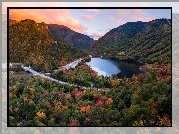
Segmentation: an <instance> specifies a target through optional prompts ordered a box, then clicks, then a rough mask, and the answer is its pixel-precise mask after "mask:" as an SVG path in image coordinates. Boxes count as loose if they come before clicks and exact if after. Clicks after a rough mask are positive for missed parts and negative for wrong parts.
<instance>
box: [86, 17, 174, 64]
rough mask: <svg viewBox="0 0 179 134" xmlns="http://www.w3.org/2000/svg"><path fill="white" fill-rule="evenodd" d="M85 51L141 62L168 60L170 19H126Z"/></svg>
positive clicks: (169, 55) (162, 61) (169, 56)
mask: <svg viewBox="0 0 179 134" xmlns="http://www.w3.org/2000/svg"><path fill="white" fill-rule="evenodd" d="M86 52H88V53H89V54H91V55H92V56H97V57H99V56H103V57H106V58H112V59H117V60H124V61H131V62H135V63H141V64H144V63H154V62H156V61H157V62H161V63H168V62H171V20H167V19H157V20H153V21H150V22H128V23H126V24H124V25H122V26H119V27H117V28H114V29H112V30H111V31H109V32H108V33H106V34H105V35H104V36H103V37H101V38H100V39H99V40H98V41H96V42H94V43H93V44H92V45H90V46H89V47H88V48H87V49H86Z"/></svg>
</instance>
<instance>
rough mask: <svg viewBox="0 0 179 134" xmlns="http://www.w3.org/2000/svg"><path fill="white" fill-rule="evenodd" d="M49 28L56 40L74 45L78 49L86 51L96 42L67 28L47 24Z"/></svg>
mask: <svg viewBox="0 0 179 134" xmlns="http://www.w3.org/2000/svg"><path fill="white" fill-rule="evenodd" d="M47 26H48V31H49V33H50V34H51V35H53V36H54V37H55V38H57V39H60V40H62V41H64V42H66V43H68V44H70V45H74V46H75V47H77V48H78V49H85V48H87V47H88V46H89V45H91V44H92V43H93V42H94V39H92V38H90V37H89V36H87V35H84V34H80V33H77V32H75V31H73V30H71V29H70V28H68V27H66V26H63V25H58V24H47Z"/></svg>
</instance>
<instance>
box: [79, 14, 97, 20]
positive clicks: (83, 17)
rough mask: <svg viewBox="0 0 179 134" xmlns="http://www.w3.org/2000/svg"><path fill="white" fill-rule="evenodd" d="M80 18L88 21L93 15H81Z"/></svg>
mask: <svg viewBox="0 0 179 134" xmlns="http://www.w3.org/2000/svg"><path fill="white" fill-rule="evenodd" d="M80 18H82V19H84V20H87V21H90V20H94V17H93V16H91V15H81V16H80Z"/></svg>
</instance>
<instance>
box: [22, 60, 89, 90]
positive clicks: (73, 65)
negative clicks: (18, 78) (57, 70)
mask: <svg viewBox="0 0 179 134" xmlns="http://www.w3.org/2000/svg"><path fill="white" fill-rule="evenodd" d="M81 60H82V59H81V58H80V59H78V60H76V61H74V62H72V63H70V64H67V65H65V66H63V68H66V69H69V68H74V67H75V66H77V65H78V63H79V62H81ZM22 68H23V69H24V70H25V71H29V72H31V73H32V74H34V75H37V76H40V77H42V78H45V79H49V80H51V81H55V82H58V83H60V84H68V85H72V84H69V83H67V82H63V81H59V80H56V79H54V78H52V77H49V76H46V75H44V74H41V73H39V72H37V71H35V70H33V69H31V68H29V67H25V66H22ZM74 86H77V85H74ZM79 87H82V88H83V89H87V87H83V86H79Z"/></svg>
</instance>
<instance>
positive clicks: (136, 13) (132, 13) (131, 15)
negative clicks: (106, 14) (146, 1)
mask: <svg viewBox="0 0 179 134" xmlns="http://www.w3.org/2000/svg"><path fill="white" fill-rule="evenodd" d="M112 12H113V13H112V14H113V16H115V18H113V17H112V18H111V20H112V21H115V22H116V23H118V24H124V23H126V22H136V21H143V22H148V21H151V20H154V19H156V17H155V16H149V15H148V13H147V12H145V11H143V10H142V9H130V10H127V9H116V10H113V11H112Z"/></svg>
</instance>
